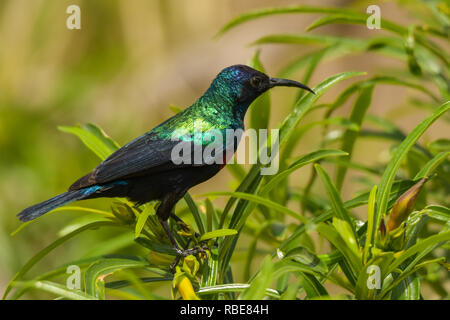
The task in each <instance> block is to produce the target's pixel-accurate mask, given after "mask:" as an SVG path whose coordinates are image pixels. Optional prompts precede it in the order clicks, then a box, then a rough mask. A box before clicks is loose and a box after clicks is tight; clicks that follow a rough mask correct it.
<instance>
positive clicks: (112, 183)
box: [18, 65, 314, 257]
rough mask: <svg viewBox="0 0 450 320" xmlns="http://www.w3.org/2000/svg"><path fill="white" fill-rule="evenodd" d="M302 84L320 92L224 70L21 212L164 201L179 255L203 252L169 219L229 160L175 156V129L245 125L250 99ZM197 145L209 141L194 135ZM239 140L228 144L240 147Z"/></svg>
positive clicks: (27, 216) (186, 133)
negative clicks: (188, 101) (178, 236)
mask: <svg viewBox="0 0 450 320" xmlns="http://www.w3.org/2000/svg"><path fill="white" fill-rule="evenodd" d="M278 86H285V87H297V88H301V89H305V90H308V91H310V92H311V93H313V94H314V91H313V90H311V89H310V88H309V87H307V86H306V85H304V84H302V83H300V82H297V81H293V80H288V79H279V78H271V77H269V76H267V75H266V74H264V73H262V72H259V71H257V70H255V69H253V68H251V67H249V66H246V65H233V66H230V67H227V68H225V69H223V70H222V71H221V72H220V73H219V74H218V75H217V76H216V78H215V79H214V80H213V81H212V83H211V85H210V87H209V88H208V90H206V92H205V93H204V94H203V96H201V97H200V98H199V99H198V100H197V101H195V102H194V103H193V104H192V105H191V106H190V107H188V108H186V109H184V110H183V111H181V112H179V113H177V114H176V115H174V116H173V117H171V118H169V119H167V120H166V121H164V122H163V123H161V124H160V125H158V126H156V127H155V128H153V129H152V130H150V131H148V132H147V133H145V134H143V135H142V136H140V137H138V138H136V139H135V140H133V141H131V142H130V143H128V144H126V145H125V146H123V147H122V148H120V149H118V150H117V151H115V152H114V153H112V154H111V155H110V156H109V157H108V158H107V159H105V160H104V161H103V162H102V163H100V164H99V165H98V166H97V167H96V168H95V169H94V170H92V171H91V172H90V173H88V174H86V175H85V176H83V177H81V178H80V179H78V180H77V181H75V182H74V183H73V184H72V185H71V186H70V187H69V190H68V191H67V192H64V193H62V194H60V195H58V196H56V197H54V198H51V199H49V200H46V201H44V202H41V203H39V204H36V205H34V206H31V207H29V208H27V209H25V210H23V211H22V212H20V213H19V214H18V217H19V219H20V220H22V221H30V220H33V219H36V218H38V217H40V216H41V215H43V214H45V213H47V212H49V211H51V210H53V209H55V208H57V207H59V206H62V205H64V204H67V203H70V202H73V201H77V200H85V199H94V198H100V197H125V198H128V199H129V200H130V201H132V202H134V203H135V204H137V205H142V204H144V203H147V202H149V201H152V200H159V201H160V204H159V206H158V208H157V211H156V214H157V216H158V220H159V221H160V223H161V225H162V227H163V228H164V230H165V232H166V234H167V236H168V237H169V239H170V242H171V243H172V245H173V247H174V249H175V251H176V254H177V256H179V257H183V256H187V255H190V254H197V253H199V252H200V251H201V250H202V248H200V247H198V246H197V247H194V248H191V249H181V248H180V246H179V245H178V244H177V242H176V240H175V238H174V237H173V235H172V233H171V232H170V229H169V226H168V224H167V220H168V219H169V217H173V218H175V219H177V220H178V221H180V219H178V218H177V217H176V216H175V215H174V213H173V212H172V210H173V209H174V206H175V204H176V203H177V202H178V201H179V200H180V199H181V198H182V197H183V196H184V195H185V193H186V192H187V191H188V190H189V189H190V188H191V187H193V186H195V185H197V184H199V183H202V182H204V181H206V180H208V179H210V178H211V177H213V176H214V175H216V174H217V173H218V172H219V171H220V170H221V169H222V168H223V167H224V164H223V163H212V164H211V163H205V162H203V163H200V164H199V163H195V162H194V163H179V164H175V163H174V161H173V159H172V149H173V148H174V147H175V146H176V145H177V144H178V143H180V141H177V140H176V139H173V136H174V134H175V135H177V134H178V133H181V134H182V136H183V137H192V136H194V137H195V136H196V133H198V131H200V132H201V133H202V134H203V133H206V132H208V131H211V130H219V131H225V130H227V129H228V130H229V129H232V130H237V129H241V130H243V129H244V117H245V114H246V112H247V109H248V108H249V106H250V104H251V103H252V102H253V101H254V100H255V99H256V98H257V97H259V96H260V95H261V94H262V93H264V92H266V91H267V90H269V89H271V88H273V87H278ZM189 143H192V144H193V145H196V144H202V148H203V147H205V142H204V141H203V140H202V139H200V140H199V141H198V139H195V138H193V139H192V140H191V142H189ZM238 144H239V141H236V142H234V141H233V143H232V144H231V146H227V148H233V150H232V153H234V152H235V151H236V149H237V146H238Z"/></svg>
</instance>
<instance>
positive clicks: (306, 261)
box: [4, 1, 450, 299]
mask: <svg viewBox="0 0 450 320" xmlns="http://www.w3.org/2000/svg"><path fill="white" fill-rule="evenodd" d="M443 6H444V7H443ZM445 8H447V9H445ZM412 9H413V10H416V12H418V13H421V16H420V17H419V18H421V19H422V20H419V21H421V22H420V23H418V24H415V25H411V26H402V25H399V24H397V23H394V22H392V21H388V20H382V22H381V24H382V28H383V29H384V30H386V31H388V32H389V35H388V36H378V35H376V36H372V37H368V38H365V39H353V38H346V37H341V36H325V35H318V34H309V33H306V34H305V33H301V34H277V35H268V36H264V37H262V38H260V39H258V40H256V41H255V42H254V44H258V45H265V44H271V43H279V44H311V45H318V46H320V49H319V50H315V51H313V52H311V53H307V54H305V55H302V56H300V57H298V58H296V59H294V60H293V61H292V62H290V63H289V64H287V65H286V66H285V67H284V68H283V69H282V71H281V72H280V76H283V77H286V76H288V75H293V74H296V73H297V72H299V71H303V79H302V82H303V83H306V84H308V82H310V79H311V76H312V75H313V73H314V71H315V70H316V68H317V67H318V66H319V65H320V64H321V63H324V62H325V61H330V60H333V59H336V58H339V57H342V56H344V55H349V54H355V53H364V52H371V53H373V54H380V55H385V56H387V57H389V58H392V59H396V60H399V61H401V62H402V63H403V66H404V67H403V68H402V69H399V70H390V71H383V73H382V74H380V75H374V76H372V75H371V76H370V77H369V78H364V79H362V80H360V79H361V78H358V77H361V76H364V73H362V72H344V73H340V74H337V75H333V76H331V77H329V78H327V79H325V80H324V81H322V82H321V83H319V84H318V85H317V86H315V87H314V91H315V92H316V95H303V94H302V93H299V95H298V96H297V98H296V101H295V103H294V106H293V108H292V111H291V112H290V113H289V114H288V115H287V116H286V118H285V119H284V121H283V122H282V123H281V124H280V125H279V130H280V131H279V141H280V148H279V152H280V154H279V156H280V170H279V171H278V173H277V174H276V175H272V176H261V175H260V174H259V170H260V168H261V165H260V164H256V165H253V166H252V167H251V168H250V169H249V170H246V169H245V168H243V167H242V166H240V165H237V164H234V165H228V166H227V168H228V169H229V170H230V171H231V172H232V174H233V177H234V178H235V180H236V181H237V182H238V183H239V185H238V187H237V188H236V189H235V191H233V192H229V191H223V192H210V193H208V194H204V195H200V196H198V197H194V198H192V197H191V196H190V195H189V194H188V195H187V196H186V197H185V199H184V203H182V204H180V205H178V207H177V215H179V216H182V217H183V219H185V220H186V221H188V225H187V226H184V225H180V224H178V223H175V222H173V223H172V224H171V228H173V229H174V230H175V231H177V232H175V234H176V235H177V238H178V239H177V240H178V241H179V242H180V243H181V244H182V245H186V244H187V241H191V242H194V243H195V242H197V241H199V239H200V240H207V241H208V242H209V246H210V247H211V252H208V253H207V255H206V256H203V257H198V258H194V257H188V258H186V259H184V260H183V261H182V263H180V265H179V266H178V267H177V272H176V274H175V275H172V274H170V273H169V272H168V265H169V264H170V263H171V261H172V259H173V257H174V252H173V250H172V248H171V246H170V245H169V243H168V240H167V239H166V237H165V235H164V232H163V231H162V230H161V228H160V226H159V224H158V221H157V219H156V217H155V214H154V213H155V206H157V205H158V204H157V203H149V204H146V205H144V206H141V207H134V206H133V205H132V204H130V203H128V202H127V201H125V200H123V199H117V201H116V202H114V203H113V205H112V207H111V210H109V211H103V210H98V209H92V208H87V207H73V206H71V207H64V208H60V209H57V210H54V212H55V211H65V210H75V211H80V212H85V213H87V215H85V216H83V217H82V219H81V220H78V221H74V222H73V223H72V224H70V225H68V226H66V230H68V231H67V232H65V233H64V235H63V236H62V237H61V238H59V239H57V240H56V241H55V242H54V243H52V244H51V245H49V246H47V247H46V248H44V249H43V250H42V251H41V252H39V253H38V254H37V255H35V256H34V257H32V258H31V259H30V260H29V261H28V263H26V264H25V265H24V266H23V267H22V268H21V269H20V270H19V271H18V273H17V274H16V276H15V277H14V278H13V280H12V281H11V283H10V285H9V286H8V288H7V290H6V292H5V296H4V297H5V298H12V299H17V298H19V297H21V296H22V295H23V294H24V293H26V292H27V291H28V290H30V289H33V288H34V289H39V290H43V291H46V292H49V293H51V294H53V295H55V296H61V297H64V298H68V299H104V298H105V297H106V296H117V297H120V298H124V299H142V298H149V299H150V298H151V299H159V298H163V297H161V296H159V295H155V294H154V293H153V291H152V288H151V287H148V286H147V284H149V283H164V284H165V285H166V286H167V287H171V288H173V290H172V295H173V297H177V293H178V292H179V293H180V294H181V296H182V297H183V298H188V299H197V298H201V299H219V298H225V299H233V298H240V299H260V298H264V297H268V298H271V299H295V298H308V299H324V298H329V296H330V295H329V293H328V290H327V284H328V283H333V284H335V285H337V286H339V287H340V288H342V294H340V295H339V296H334V298H350V299H353V298H356V299H421V298H422V295H421V288H422V286H423V284H425V283H426V284H427V285H429V286H430V287H431V288H432V289H433V290H434V291H435V292H436V293H437V294H438V295H440V296H441V297H443V298H445V297H448V293H447V291H446V290H445V288H444V287H443V286H442V282H443V281H446V280H448V275H447V278H446V277H445V276H442V273H441V271H442V269H448V263H447V262H446V257H445V256H444V254H442V252H440V251H439V250H438V248H444V249H447V250H448V248H449V240H450V230H449V226H450V225H449V224H450V209H449V203H448V194H449V193H450V184H449V181H450V163H449V161H448V156H449V155H450V149H449V143H448V140H442V139H440V140H436V141H431V142H429V143H428V144H424V143H422V142H421V141H419V140H420V138H421V137H422V135H423V134H424V132H425V131H426V130H427V129H428V128H429V127H430V126H431V125H432V124H433V123H434V122H435V121H437V120H438V119H439V118H441V119H443V120H444V121H448V120H449V117H448V114H446V112H447V111H448V110H449V109H450V102H448V100H449V96H450V90H449V88H450V82H449V80H448V68H449V63H450V59H449V57H448V53H447V51H446V50H445V49H444V48H442V47H441V44H438V42H436V41H435V39H436V38H437V39H439V41H448V36H449V34H448V33H449V21H450V20H449V18H448V15H446V14H445V10H448V7H445V4H443V3H441V2H439V1H426V2H425V1H424V2H421V1H415V7H412ZM422 11H423V12H425V13H426V14H422V13H423V12H422ZM306 13H319V14H322V16H321V17H320V18H318V19H317V20H316V21H315V22H314V23H312V24H311V26H310V27H309V28H308V31H309V30H313V29H316V28H319V27H321V26H324V25H328V24H334V23H346V24H362V25H365V23H366V19H367V15H366V14H363V13H360V12H358V11H353V10H349V9H341V8H321V7H307V6H294V7H288V8H273V9H263V10H259V11H255V12H250V13H247V14H244V15H242V16H239V17H237V18H236V19H234V20H232V21H231V22H230V23H229V24H227V25H226V26H225V27H224V28H223V29H222V30H221V31H220V33H219V35H222V34H224V33H225V32H228V31H229V30H231V29H233V28H235V27H237V26H239V25H241V24H243V23H245V22H248V21H251V20H254V19H259V18H262V17H265V16H270V15H274V14H277V15H280V14H306ZM444 45H445V44H444ZM250 64H251V65H252V66H253V67H255V68H257V69H263V65H262V63H261V61H260V59H259V51H258V52H257V53H256V54H255V55H254V57H253V58H252V60H251V62H250ZM349 79H353V80H356V81H355V82H353V83H352V84H351V85H349V86H348V87H347V88H345V89H343V90H342V91H341V92H340V93H339V94H338V96H337V97H336V99H335V100H334V101H332V102H331V103H324V102H322V100H321V97H322V96H323V95H325V94H326V93H327V91H328V90H329V89H331V88H332V87H334V86H335V85H336V84H338V83H340V82H342V81H344V80H349ZM357 79H359V80H357ZM379 84H388V85H396V86H402V87H406V88H409V89H411V90H413V91H415V92H418V93H419V94H420V97H421V98H420V99H418V98H416V97H414V98H411V99H410V100H409V101H408V103H410V104H411V105H415V106H417V107H420V108H424V109H426V110H429V115H428V116H427V117H426V118H425V119H424V120H423V121H421V122H420V123H419V124H418V125H417V126H416V127H415V128H414V129H413V130H411V131H410V132H409V134H405V133H403V131H402V130H400V129H399V128H398V127H397V126H395V125H394V124H393V123H391V122H390V121H389V120H388V119H386V118H382V117H378V116H374V115H373V114H371V113H370V111H371V109H370V107H371V105H372V97H373V95H374V92H376V87H377V85H379ZM436 91H438V92H439V94H436V93H435V92H436ZM353 96H354V97H355V101H354V103H353V107H352V110H351V113H350V114H349V115H347V116H335V114H336V113H337V112H339V111H340V109H342V107H343V106H344V104H345V103H346V102H347V101H349V100H350V99H351V97H353ZM319 101H320V102H319ZM254 104H255V106H252V107H251V114H250V126H252V127H254V128H267V127H268V125H269V118H270V117H269V116H270V111H271V101H270V96H269V94H268V93H267V94H266V95H264V96H262V97H261V98H259V99H258V100H257V101H255V103H254ZM309 114H320V116H321V119H320V120H318V121H314V122H308V123H303V120H305V116H307V115H309ZM368 123H370V124H373V125H374V126H375V127H376V128H377V129H376V130H373V129H368V128H367V124H368ZM315 126H319V127H321V128H322V132H323V133H322V136H321V137H319V138H318V139H317V146H318V147H317V149H316V150H313V151H312V152H309V153H306V154H302V155H296V154H295V152H296V150H295V146H296V145H298V144H299V143H300V141H301V139H302V137H303V135H304V134H305V133H307V132H308V131H309V130H310V129H311V128H313V127H315ZM336 127H337V128H338V129H337V130H334V129H335V128H336ZM60 129H61V130H62V131H64V132H69V133H72V134H75V135H77V136H78V137H79V138H80V139H81V140H82V141H83V143H84V144H85V145H86V146H87V147H88V148H89V149H91V150H92V151H93V152H94V153H95V154H96V155H97V156H98V157H99V158H101V159H104V158H106V157H107V156H108V155H109V154H110V153H111V152H113V151H114V150H115V149H116V148H118V144H117V143H116V142H115V141H113V140H112V139H111V138H109V137H108V136H106V135H105V134H104V132H103V131H102V130H100V129H99V128H97V127H96V126H94V125H86V126H78V127H61V128H60ZM330 133H332V134H330ZM366 137H371V138H373V139H387V140H388V141H391V142H392V147H391V149H390V159H389V160H388V161H387V163H386V165H385V166H383V167H382V168H380V167H379V166H376V165H365V164H362V163H357V162H355V161H354V160H353V153H354V150H355V144H356V142H357V141H358V140H359V139H363V138H366ZM269 141H270V139H269ZM333 146H336V147H335V148H333ZM308 165H311V174H310V179H309V181H308V183H307V185H306V186H305V187H304V188H300V189H299V188H294V187H292V185H291V181H290V180H289V177H290V176H291V175H292V174H293V173H294V172H296V171H297V170H298V169H300V168H302V167H304V166H308ZM324 167H326V168H330V169H331V168H333V167H334V168H335V174H334V176H333V175H330V172H331V170H328V169H327V170H325V169H324ZM349 170H358V171H360V172H361V173H362V174H363V175H364V177H365V178H366V184H365V185H364V187H363V188H362V189H361V190H359V192H358V193H357V196H355V197H353V198H352V199H350V200H347V201H344V200H343V199H342V198H341V190H342V188H343V185H344V183H345V182H346V181H347V180H349V178H348V175H347V173H348V171H349ZM375 180H376V181H378V182H377V183H375V182H374V181H375ZM317 181H320V182H321V184H320V185H319V187H322V188H323V189H324V190H325V194H326V196H322V195H321V194H320V193H319V192H317V191H316V190H315V187H317V185H318V183H317ZM425 181H426V183H425ZM222 196H226V197H228V201H227V203H226V205H225V206H224V207H223V208H222V207H220V206H217V205H214V202H213V201H214V199H215V198H217V197H222ZM366 205H367V209H366V210H365V212H366V214H364V215H363V217H362V218H361V217H359V216H358V215H356V214H355V209H357V208H361V207H362V208H364V206H366ZM294 206H295V208H296V209H292V208H293V207H294ZM191 217H192V219H191ZM394 217H395V218H394ZM389 221H395V223H394V222H389ZM26 225H28V224H24V225H23V226H22V227H21V229H22V228H23V227H24V226H26ZM193 225H195V227H194V226H193ZM386 225H387V226H388V227H386ZM98 228H115V230H117V236H116V237H115V238H114V240H113V241H111V240H109V241H108V242H106V241H105V243H104V246H105V252H108V253H109V254H108V255H104V254H102V255H99V256H93V257H89V258H86V259H81V260H76V261H72V262H70V263H67V264H65V265H63V266H61V267H60V268H58V269H55V270H52V271H50V272H48V273H46V274H42V275H40V276H38V277H36V278H34V279H31V280H25V276H26V275H27V272H28V271H29V270H30V269H31V268H32V267H33V266H34V265H35V264H36V263H38V262H39V261H40V260H41V259H42V258H44V257H45V256H46V255H47V254H48V253H50V252H51V251H52V250H53V249H54V248H56V247H58V246H59V245H61V244H63V243H64V242H66V241H68V240H70V239H71V238H73V237H75V236H77V235H78V234H80V233H82V232H85V231H87V230H92V229H98ZM195 232H197V233H199V235H200V238H198V237H196V236H195ZM242 235H245V237H246V238H247V239H249V243H248V245H247V246H246V251H245V256H244V258H243V259H242V260H243V261H242V264H243V266H244V267H243V270H244V271H243V274H242V277H243V279H244V283H237V282H236V281H235V280H234V279H235V274H236V271H235V270H233V265H232V264H230V263H232V262H233V259H235V257H236V256H237V255H238V254H239V252H237V248H238V240H239V239H240V237H241V236H242ZM317 238H318V239H319V240H317ZM325 240H326V242H327V243H328V244H329V247H330V248H329V249H328V250H327V253H325V254H320V253H319V250H318V248H317V246H316V243H317V242H320V241H325ZM261 244H262V245H263V246H264V248H265V249H264V250H260V251H258V246H260V245H261ZM124 245H129V246H134V248H135V251H136V252H137V253H138V254H136V255H127V256H124V255H117V254H114V253H115V249H116V248H118V247H120V246H124ZM261 251H262V252H261ZM148 252H150V253H151V254H150V255H148ZM261 256H264V260H263V262H262V264H261V267H260V268H257V270H256V271H254V270H253V269H254V268H252V267H254V265H255V263H253V261H254V260H255V259H257V258H258V259H259V258H261ZM68 265H77V266H79V267H80V268H81V269H82V271H83V275H84V283H83V288H82V289H83V290H82V291H77V290H70V289H68V288H67V287H65V286H64V285H63V284H61V279H64V278H63V277H61V276H62V275H65V272H66V267H67V266H68ZM370 266H377V267H378V268H379V272H380V279H381V282H382V283H381V288H371V287H370V286H368V281H369V282H370V281H371V277H372V276H373V274H371V273H370V268H369V267H370ZM291 275H293V276H294V278H295V281H294V282H292V281H291ZM111 277H114V278H113V280H111V281H106V280H105V279H108V280H109V279H110V278H111ZM58 279H59V280H60V281H59V282H58ZM171 282H172V283H171ZM12 288H15V289H16V290H15V291H14V292H13V293H12V292H11V289H12ZM164 298H168V296H165V297H164Z"/></svg>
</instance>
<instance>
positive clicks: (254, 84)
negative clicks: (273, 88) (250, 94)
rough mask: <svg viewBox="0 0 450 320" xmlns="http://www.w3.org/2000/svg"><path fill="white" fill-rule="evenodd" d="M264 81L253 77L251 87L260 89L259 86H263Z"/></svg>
mask: <svg viewBox="0 0 450 320" xmlns="http://www.w3.org/2000/svg"><path fill="white" fill-rule="evenodd" d="M261 82H262V79H261V78H260V77H257V76H256V77H252V78H250V85H251V86H252V87H253V88H259V86H260V85H261Z"/></svg>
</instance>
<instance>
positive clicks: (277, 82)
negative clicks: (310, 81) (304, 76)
mask: <svg viewBox="0 0 450 320" xmlns="http://www.w3.org/2000/svg"><path fill="white" fill-rule="evenodd" d="M270 87H271V88H273V87H297V88H301V89H304V90H308V91H309V92H311V93H313V94H316V93H315V92H314V91H313V90H312V89H311V88H309V87H308V86H306V85H304V84H303V83H300V82H297V81H294V80H289V79H280V78H270Z"/></svg>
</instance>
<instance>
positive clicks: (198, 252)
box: [170, 245, 211, 273]
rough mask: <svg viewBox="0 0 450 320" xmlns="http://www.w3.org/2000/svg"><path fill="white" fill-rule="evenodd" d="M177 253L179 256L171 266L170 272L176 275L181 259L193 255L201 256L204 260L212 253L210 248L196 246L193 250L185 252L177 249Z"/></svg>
mask: <svg viewBox="0 0 450 320" xmlns="http://www.w3.org/2000/svg"><path fill="white" fill-rule="evenodd" d="M175 251H176V254H177V256H176V258H175V260H174V262H173V263H172V264H171V265H170V271H171V272H172V273H175V268H176V266H177V264H178V262H179V261H180V259H181V258H185V257H187V256H190V255H193V256H196V255H201V256H202V258H203V257H207V256H208V255H207V251H210V252H211V249H210V248H209V247H208V246H206V245H203V246H195V247H193V248H190V249H184V250H181V249H180V248H175Z"/></svg>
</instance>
